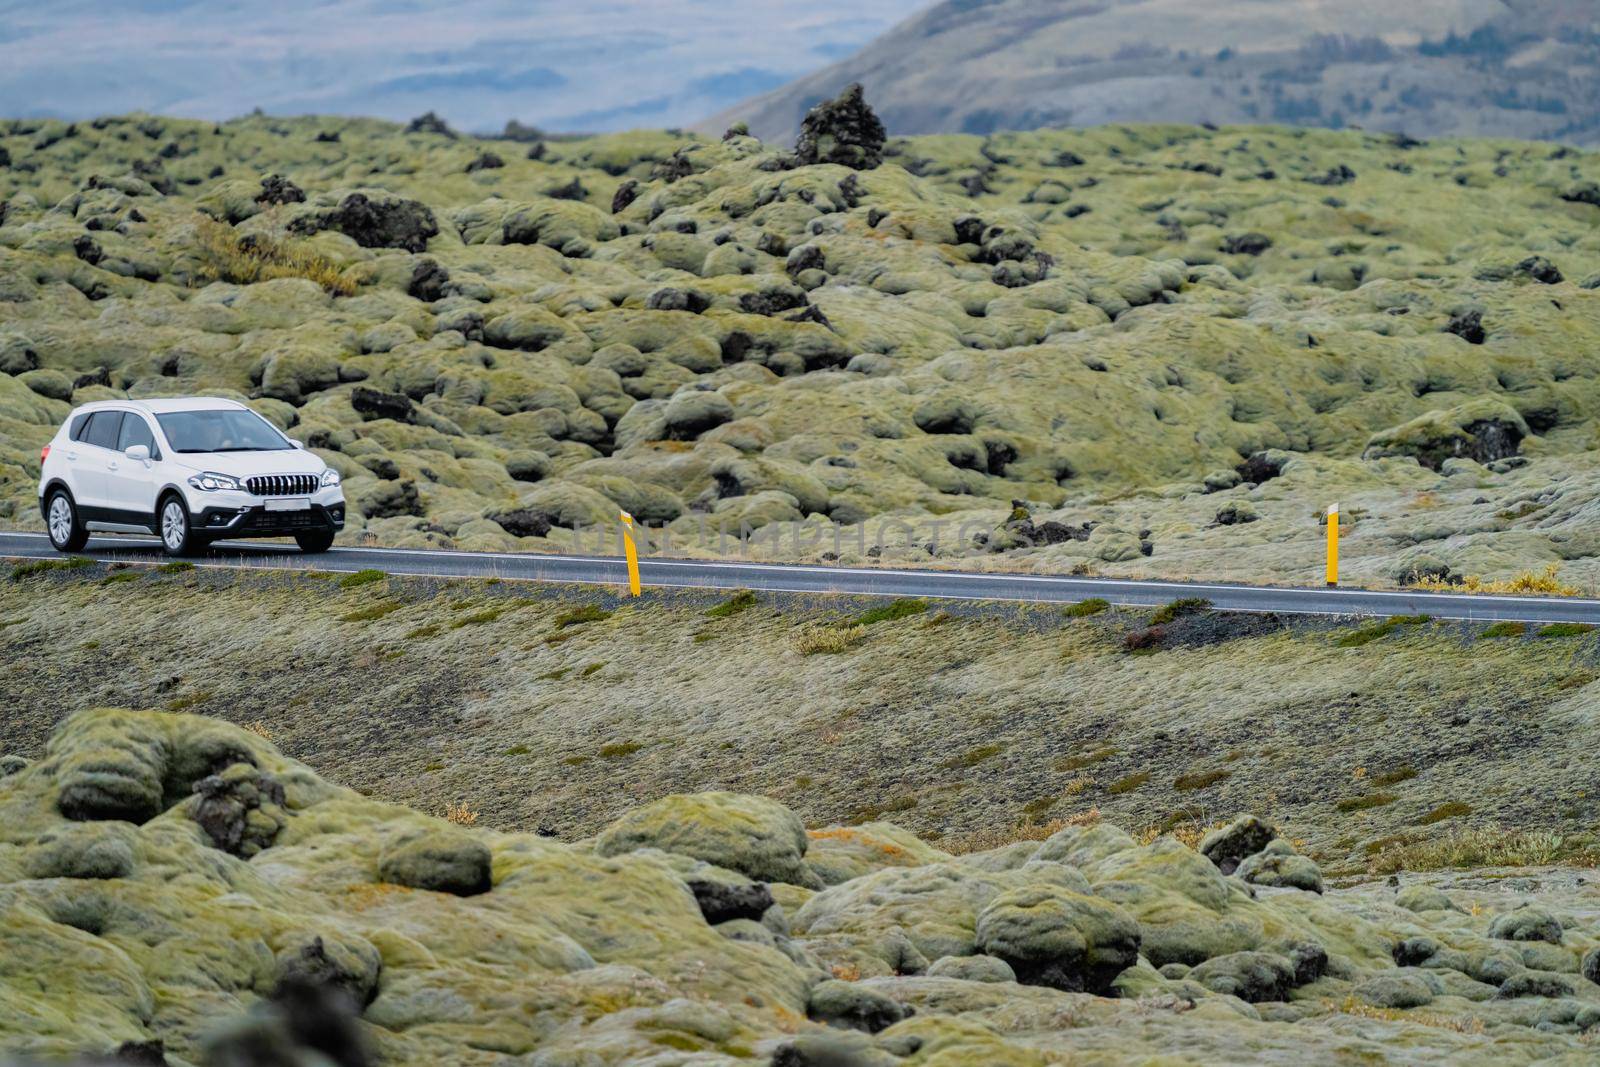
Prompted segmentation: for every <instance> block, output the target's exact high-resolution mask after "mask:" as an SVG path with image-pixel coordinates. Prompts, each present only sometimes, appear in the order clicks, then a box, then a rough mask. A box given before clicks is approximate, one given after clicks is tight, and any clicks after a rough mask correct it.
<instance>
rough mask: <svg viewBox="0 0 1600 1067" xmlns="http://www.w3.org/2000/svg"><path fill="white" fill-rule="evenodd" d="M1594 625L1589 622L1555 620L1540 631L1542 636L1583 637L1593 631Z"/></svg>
mask: <svg viewBox="0 0 1600 1067" xmlns="http://www.w3.org/2000/svg"><path fill="white" fill-rule="evenodd" d="M1593 632H1594V626H1593V624H1591V623H1587V622H1553V623H1551V624H1550V625H1549V626H1546V627H1543V628H1542V629H1540V631H1539V636H1540V637H1582V636H1583V635H1584V634H1588V633H1593Z"/></svg>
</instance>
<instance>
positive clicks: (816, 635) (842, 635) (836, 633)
mask: <svg viewBox="0 0 1600 1067" xmlns="http://www.w3.org/2000/svg"><path fill="white" fill-rule="evenodd" d="M866 636H867V628H866V627H865V626H862V625H860V624H859V623H857V624H853V625H847V626H815V627H812V628H811V629H809V630H802V631H801V632H800V633H798V634H796V635H795V637H794V640H793V642H792V644H793V646H794V650H795V651H796V652H798V653H800V654H801V655H802V656H815V655H819V654H832V653H835V652H847V651H849V650H850V649H852V648H854V647H855V646H856V645H858V644H860V643H861V641H862V640H863V639H864V638H865V637H866Z"/></svg>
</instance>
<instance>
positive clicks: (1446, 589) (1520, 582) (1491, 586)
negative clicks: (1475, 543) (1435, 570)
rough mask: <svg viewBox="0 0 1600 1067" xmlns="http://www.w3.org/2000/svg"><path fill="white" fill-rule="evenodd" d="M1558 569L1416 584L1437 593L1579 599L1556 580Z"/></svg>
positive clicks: (1575, 589) (1572, 587)
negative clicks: (1493, 577)
mask: <svg viewBox="0 0 1600 1067" xmlns="http://www.w3.org/2000/svg"><path fill="white" fill-rule="evenodd" d="M1558 569H1559V568H1558V566H1557V565H1556V564H1554V563H1552V564H1550V565H1549V566H1548V567H1546V568H1545V569H1544V570H1542V571H1523V572H1522V573H1521V574H1517V575H1514V576H1512V577H1510V578H1501V579H1497V580H1489V579H1485V578H1480V577H1478V576H1477V575H1475V574H1474V575H1469V576H1467V577H1466V578H1463V579H1461V581H1459V582H1444V581H1440V580H1438V579H1437V578H1429V579H1426V580H1424V581H1420V582H1418V583H1416V586H1415V588H1417V589H1430V590H1432V591H1434V592H1438V593H1495V594H1500V595H1503V596H1515V595H1523V596H1582V595H1583V590H1581V589H1579V588H1578V587H1577V586H1575V585H1568V584H1567V583H1566V582H1563V581H1562V580H1561V579H1560V578H1558V577H1556V572H1557V570H1558Z"/></svg>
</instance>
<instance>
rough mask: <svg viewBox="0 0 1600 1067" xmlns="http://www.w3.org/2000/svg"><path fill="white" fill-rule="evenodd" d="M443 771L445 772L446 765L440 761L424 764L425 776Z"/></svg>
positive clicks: (423, 771)
mask: <svg viewBox="0 0 1600 1067" xmlns="http://www.w3.org/2000/svg"><path fill="white" fill-rule="evenodd" d="M442 770H444V764H443V763H440V762H439V761H438V760H434V761H433V762H431V763H426V764H423V767H422V773H423V774H432V773H433V772H434V771H442Z"/></svg>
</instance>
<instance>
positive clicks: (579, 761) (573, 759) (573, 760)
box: [561, 756, 589, 767]
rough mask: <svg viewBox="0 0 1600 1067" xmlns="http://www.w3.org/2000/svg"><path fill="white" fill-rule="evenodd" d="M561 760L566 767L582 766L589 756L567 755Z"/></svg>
mask: <svg viewBox="0 0 1600 1067" xmlns="http://www.w3.org/2000/svg"><path fill="white" fill-rule="evenodd" d="M561 762H562V763H565V764H566V765H567V766H568V767H582V766H583V765H584V764H585V763H588V762H589V757H588V756H568V757H567V758H566V759H563V760H562V761H561Z"/></svg>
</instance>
